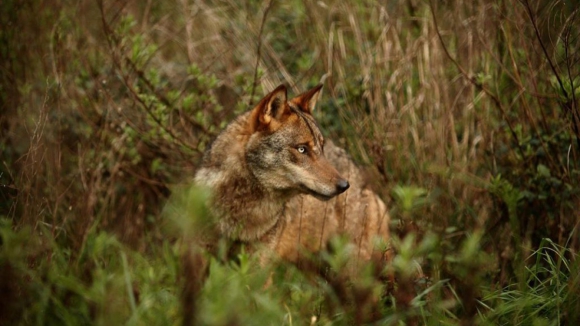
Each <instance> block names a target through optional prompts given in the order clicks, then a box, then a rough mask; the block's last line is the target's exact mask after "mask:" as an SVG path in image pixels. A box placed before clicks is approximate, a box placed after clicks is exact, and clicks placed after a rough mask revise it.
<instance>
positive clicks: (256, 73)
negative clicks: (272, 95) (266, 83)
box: [248, 0, 274, 107]
mask: <svg viewBox="0 0 580 326" xmlns="http://www.w3.org/2000/svg"><path fill="white" fill-rule="evenodd" d="M273 3H274V0H270V2H268V5H267V6H266V9H264V15H263V16H262V23H261V24H260V32H259V33H258V49H257V51H256V52H257V53H256V65H255V67H254V80H253V82H252V93H251V95H250V102H249V103H248V106H250V107H251V106H252V101H253V100H254V94H255V92H256V84H257V83H258V66H259V65H260V57H261V56H262V33H263V32H264V25H266V17H267V16H268V12H270V8H272V4H273Z"/></svg>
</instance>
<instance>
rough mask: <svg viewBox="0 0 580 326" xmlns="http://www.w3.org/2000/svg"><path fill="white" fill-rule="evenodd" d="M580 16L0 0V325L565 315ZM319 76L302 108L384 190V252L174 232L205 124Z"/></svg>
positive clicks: (187, 214) (192, 213)
mask: <svg viewBox="0 0 580 326" xmlns="http://www.w3.org/2000/svg"><path fill="white" fill-rule="evenodd" d="M579 17H580V16H579V13H578V11H577V8H575V7H574V4H573V3H572V2H559V1H556V2H553V1H539V2H533V3H532V2H531V1H518V2H505V1H497V2H494V3H489V2H488V1H483V0H481V1H455V2H453V3H441V2H437V1H432V2H420V1H413V0H397V1H389V2H386V3H377V2H375V1H346V2H345V1H334V0H328V1H317V2H309V1H302V2H301V1H294V0H292V1H286V2H280V1H272V2H269V3H261V2H254V1H245V2H241V3H240V2H234V1H229V0H220V1H213V2H207V3H206V2H199V1H197V2H188V1H166V2H155V1H149V2H128V3H125V2H122V1H118V2H117V1H103V0H97V1H93V0H90V1H89V0H87V1H69V0H64V1H60V2H59V1H50V0H47V1H41V0H23V1H13V0H6V1H2V2H0V71H1V72H2V73H0V110H1V112H2V113H1V114H0V217H1V222H0V324H2V325H3V324H26V325H28V324H50V325H52V324H55V325H63V324H65V325H78V324H103V325H117V324H145V325H157V324H162V325H164V324H182V323H184V316H189V315H188V312H194V313H195V316H196V318H197V321H198V322H199V323H201V324H212V325H218V324H228V325H229V324H240V325H246V324H256V325H264V324H274V325H279V324H287V325H303V324H311V323H316V324H333V325H334V324H338V325H342V324H345V325H346V324H363V323H374V324H384V325H394V324H397V325H401V324H410V325H416V324H437V325H440V324H444V325H447V324H449V325H457V324H459V325H473V324H484V325H487V324H489V325H496V324H500V325H516V324H517V325H574V324H577V323H578V322H579V321H580V302H579V300H578V299H577V297H578V296H577V293H580V278H579V276H578V275H580V263H579V262H578V261H579V259H578V258H579V257H578V250H579V249H580V237H579V233H578V225H579V224H580V215H579V214H578V212H577V210H578V207H579V206H580V187H579V186H578V184H579V182H578V181H579V180H580V165H579V163H578V162H580V147H579V146H580V108H579V104H580V103H579V101H580V100H579V98H580V84H579V77H578V76H579V74H580V70H579V66H578V64H577V62H578V60H579V56H580V51H578V50H579V44H580V43H579V42H577V40H578V37H579V36H580V32H579V31H578V28H577V26H580V24H579V21H578V20H579ZM322 76H326V79H325V87H324V93H323V95H322V97H321V99H320V101H319V105H318V107H317V110H316V111H315V116H316V118H317V119H318V121H319V122H320V125H321V128H322V129H323V130H324V132H325V135H327V136H328V137H330V138H332V139H333V140H334V141H335V143H338V144H340V145H341V146H343V147H345V148H346V149H347V150H348V151H349V153H350V154H351V155H352V157H353V158H354V159H355V160H356V162H357V163H358V164H359V165H360V166H361V167H363V169H364V171H365V175H366V176H367V177H368V180H369V184H370V185H371V186H372V187H373V188H374V189H375V190H376V192H377V193H378V194H379V195H380V196H381V197H382V198H383V199H384V200H385V202H387V204H388V207H389V210H390V213H391V220H392V223H391V230H392V239H391V240H390V244H391V246H392V247H393V248H394V249H395V250H396V253H397V255H396V257H395V258H394V260H393V261H392V262H390V263H389V264H387V266H385V267H384V269H382V268H377V267H374V268H372V267H369V268H368V270H367V273H366V274H365V275H362V276H361V277H360V278H359V279H356V280H350V281H349V280H345V279H342V278H341V277H340V269H341V268H340V266H341V263H342V260H341V259H343V258H344V257H343V255H342V254H343V253H344V252H343V250H348V249H347V248H345V246H344V245H343V244H342V240H341V239H336V240H335V242H334V247H335V248H334V250H335V252H333V254H329V253H322V254H321V255H320V256H317V257H315V261H313V262H314V263H315V264H313V266H314V267H312V266H301V267H300V268H299V267H297V266H293V265H287V264H283V263H280V264H274V263H273V264H268V265H267V266H262V265H260V264H259V263H258V262H257V259H256V257H253V256H252V255H249V254H245V253H243V252H242V253H241V254H240V255H239V256H237V257H234V259H233V260H228V259H226V258H225V256H226V255H225V254H222V253H219V252H218V254H216V255H215V256H212V255H209V254H207V253H203V252H198V251H195V248H193V249H192V248H190V246H189V244H190V243H192V242H195V238H196V237H197V236H199V234H200V233H201V234H202V233H203V232H204V227H205V226H206V225H205V223H207V217H208V216H209V215H208V214H207V210H206V209H205V207H204V198H206V196H207V194H206V193H204V192H203V191H200V190H198V189H194V188H189V186H190V184H191V180H192V176H193V175H194V172H195V170H196V168H197V166H198V165H199V162H200V160H201V157H202V154H203V152H204V150H205V149H206V148H207V146H208V144H209V142H210V140H211V139H212V138H213V137H215V136H216V134H217V133H219V131H220V130H221V129H222V128H223V127H224V126H225V125H226V124H227V123H228V122H229V121H231V120H232V119H233V118H234V117H235V116H236V115H238V114H239V113H241V112H243V111H245V110H248V109H249V108H251V107H252V105H253V104H255V103H256V102H257V101H258V100H259V99H260V98H261V96H262V95H263V94H265V93H266V92H268V91H270V90H272V89H273V88H274V87H276V86H277V85H279V84H281V83H285V84H287V85H288V86H289V89H290V95H293V94H297V93H299V92H301V91H303V90H305V89H307V88H308V87H311V86H314V85H315V84H317V83H318V82H319V81H320V80H321V78H322ZM190 249H191V250H192V251H189V250H190ZM192 253H193V256H188V254H192ZM195 255H201V256H195ZM184 257H185V258H184ZM187 257H190V258H191V257H193V258H195V259H193V258H192V260H191V261H188V260H187V259H188V258H187ZM200 257H201V258H200ZM198 258H199V259H198ZM203 261H205V262H207V264H208V269H209V274H208V275H207V280H206V281H205V282H204V283H203V287H202V288H201V290H200V292H199V296H198V298H197V300H196V302H197V309H195V310H192V309H193V308H192V307H193V305H192V303H191V302H189V301H187V300H185V299H184V298H186V297H187V295H188V294H191V293H190V292H188V291H190V286H191V284H192V279H194V278H193V277H192V275H190V274H188V271H189V272H191V270H188V269H187V268H188V266H189V265H188V264H193V265H194V266H193V270H194V271H195V270H198V269H196V266H197V265H196V264H202V262H203ZM323 266H327V267H328V266H330V267H332V268H325V267H323ZM189 267H192V266H189ZM199 270H202V268H201V266H200V268H199ZM388 275H394V277H395V279H394V282H391V281H389V278H388ZM269 280H271V284H270V286H268V287H264V284H266V283H268V282H270V281H269ZM194 281H195V280H194Z"/></svg>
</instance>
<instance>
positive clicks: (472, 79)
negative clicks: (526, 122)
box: [429, 0, 526, 158]
mask: <svg viewBox="0 0 580 326" xmlns="http://www.w3.org/2000/svg"><path fill="white" fill-rule="evenodd" d="M429 7H430V9H431V15H432V16H433V24H434V25H435V32H436V33H437V37H438V38H439V42H440V43H441V47H442V48H443V52H445V56H447V58H449V60H451V62H453V65H455V67H457V69H458V70H459V72H460V73H461V75H462V76H463V77H464V78H465V79H467V80H468V81H469V82H470V83H471V84H473V85H474V86H475V87H477V88H478V89H480V90H482V91H483V92H484V93H485V94H486V95H487V96H489V97H490V98H491V100H492V102H493V103H494V104H495V106H496V107H497V108H498V109H499V110H500V112H501V115H502V116H503V118H504V120H505V122H506V123H507V125H508V128H509V130H510V133H511V135H512V137H513V138H514V140H515V141H516V145H517V147H518V150H519V152H520V154H521V155H522V158H525V157H526V155H525V153H524V150H523V149H522V147H521V144H520V141H519V138H518V135H517V134H516V132H515V129H514V127H513V126H512V123H511V121H510V119H508V117H507V114H506V112H505V109H504V108H503V106H502V105H501V101H500V100H499V98H498V97H497V96H496V95H495V94H493V93H492V92H491V91H490V90H489V89H488V88H487V87H486V86H485V85H484V84H483V83H480V82H478V81H477V80H476V79H475V77H472V76H469V73H467V71H466V70H465V69H464V68H463V67H462V66H461V65H460V64H459V63H458V62H457V60H455V58H453V56H452V55H451V53H449V50H448V49H447V46H446V45H445V42H444V41H443V36H441V32H440V30H439V24H438V23H437V17H436V15H435V9H434V7H433V0H429Z"/></svg>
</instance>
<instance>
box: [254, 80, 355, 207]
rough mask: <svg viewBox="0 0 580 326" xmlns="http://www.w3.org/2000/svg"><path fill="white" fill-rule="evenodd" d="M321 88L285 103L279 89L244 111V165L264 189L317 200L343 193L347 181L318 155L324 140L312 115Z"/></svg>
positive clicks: (284, 88)
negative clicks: (246, 119) (246, 128)
mask: <svg viewBox="0 0 580 326" xmlns="http://www.w3.org/2000/svg"><path fill="white" fill-rule="evenodd" d="M321 89H322V85H319V86H316V87H314V88H313V89H311V90H309V91H307V92H305V93H303V94H301V95H299V96H297V97H295V98H293V99H291V100H290V101H288V100H287V96H286V94H287V92H286V87H285V86H284V85H280V86H278V87H277V88H276V89H275V90H274V91H272V92H271V93H270V94H268V95H266V96H265V97H264V98H263V99H262V100H261V101H260V103H258V105H257V106H256V107H255V108H254V109H253V110H252V112H251V113H250V131H251V136H250V138H249V140H248V143H247V147H246V154H245V155H246V162H247V164H248V168H249V169H250V171H251V172H252V174H253V175H254V176H255V177H256V178H257V179H258V180H259V182H260V183H261V184H262V185H263V186H264V187H266V188H268V189H273V190H274V189H275V190H280V191H288V192H290V193H296V192H299V193H308V194H311V195H313V196H315V197H317V198H319V199H322V200H328V199H330V198H332V197H334V196H336V195H338V194H340V193H342V192H344V191H345V190H346V189H348V187H349V184H348V181H347V180H345V179H344V178H343V177H342V176H341V175H340V174H339V173H338V171H337V170H336V169H335V168H334V167H333V166H332V165H331V164H330V163H329V162H328V160H327V159H326V158H325V157H324V137H323V136H322V133H321V132H320V129H319V127H318V125H317V124H316V121H315V120H314V118H313V117H312V110H314V107H315V105H316V101H317V99H318V97H319V95H320V90H321Z"/></svg>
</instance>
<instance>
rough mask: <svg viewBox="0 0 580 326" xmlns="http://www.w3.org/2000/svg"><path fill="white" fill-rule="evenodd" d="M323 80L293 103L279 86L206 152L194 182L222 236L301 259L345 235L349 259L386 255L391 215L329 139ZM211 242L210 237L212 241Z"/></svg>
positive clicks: (292, 259) (269, 252)
mask: <svg viewBox="0 0 580 326" xmlns="http://www.w3.org/2000/svg"><path fill="white" fill-rule="evenodd" d="M321 90H322V85H318V86H316V87H314V88H312V89H310V90H308V91H306V92H304V93H302V94H301V95H298V96H296V97H294V98H292V99H290V100H288V99H287V89H286V87H285V86H284V85H280V86H278V87H277V88H276V89H274V90H273V91H272V92H270V93H269V94H267V95H266V96H265V97H264V98H263V99H262V100H261V101H260V102H259V103H258V104H257V105H256V106H255V107H254V108H253V109H251V110H250V111H248V112H246V113H244V114H242V115H240V116H238V117H237V118H236V119H235V120H234V121H233V122H231V123H230V124H229V125H228V126H227V127H226V128H225V129H224V130H223V131H222V132H221V133H220V134H219V136H218V137H217V138H216V139H215V140H214V141H213V143H212V144H211V145H210V147H209V149H207V150H206V152H205V154H204V158H203V160H202V164H201V167H200V168H199V170H198V171H197V173H196V175H195V184H196V185H200V186H204V187H207V188H209V189H210V191H211V194H212V195H211V197H210V198H211V199H210V203H209V208H210V212H211V214H212V216H213V217H214V218H215V221H216V224H215V228H214V233H215V234H216V235H217V236H218V237H222V238H224V237H225V238H227V239H229V240H232V241H236V242H240V243H243V244H244V245H246V246H248V248H260V249H256V250H259V251H260V252H262V254H260V255H265V256H267V255H273V256H274V257H279V258H280V259H283V260H286V261H290V262H294V263H297V262H299V261H300V260H301V258H302V257H305V256H308V254H309V253H318V252H321V251H324V250H327V249H328V245H329V241H330V240H331V239H332V238H333V237H335V236H344V237H346V238H347V239H348V243H349V246H350V247H351V250H350V251H349V252H350V253H351V255H352V258H353V259H349V264H354V265H358V263H359V262H365V261H369V260H371V259H384V258H385V257H386V256H385V251H384V248H377V246H376V241H375V240H376V239H379V240H380V241H382V242H383V243H386V241H387V240H388V237H389V227H388V226H389V215H388V212H387V208H386V206H385V204H384V202H383V201H382V200H381V199H380V198H379V197H378V196H377V194H375V193H374V192H373V191H372V190H370V188H368V187H367V185H366V183H365V181H364V178H363V177H362V176H363V173H362V172H361V170H360V169H359V168H358V167H357V166H356V165H355V164H354V163H353V161H352V160H351V159H350V158H349V157H348V155H347V153H346V152H345V151H344V150H343V149H341V148H339V147H338V146H336V145H334V144H333V143H332V142H331V141H329V140H326V139H325V138H324V136H323V135H322V132H321V131H320V128H319V126H318V124H317V122H316V120H315V119H314V117H313V115H312V112H313V110H314V109H315V106H316V102H317V100H318V98H319V96H320V94H321ZM212 241H213V240H208V241H207V242H208V243H211V242H212Z"/></svg>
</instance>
